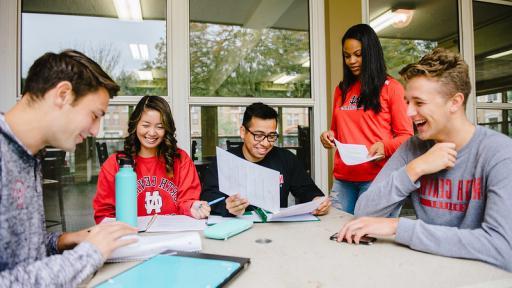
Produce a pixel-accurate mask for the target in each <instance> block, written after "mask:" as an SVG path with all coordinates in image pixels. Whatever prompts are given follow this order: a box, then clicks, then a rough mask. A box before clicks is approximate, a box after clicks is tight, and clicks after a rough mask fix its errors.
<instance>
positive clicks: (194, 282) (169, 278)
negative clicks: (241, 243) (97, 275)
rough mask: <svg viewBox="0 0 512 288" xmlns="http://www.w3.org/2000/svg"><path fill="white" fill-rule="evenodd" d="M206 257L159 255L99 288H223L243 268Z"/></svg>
mask: <svg viewBox="0 0 512 288" xmlns="http://www.w3.org/2000/svg"><path fill="white" fill-rule="evenodd" d="M205 255H210V256H211V254H205ZM219 256H220V255H219ZM221 257H223V256H221ZM204 258H209V259H204ZM204 258H203V257H201V258H192V257H186V256H170V255H158V256H155V257H153V258H151V259H149V260H147V261H145V262H142V263H141V264H139V265H136V266H134V267H132V268H131V269H129V270H127V271H125V272H123V273H121V274H119V275H117V276H115V277H113V278H111V279H109V280H107V281H105V282H103V283H101V284H100V285H98V286H96V287H203V288H204V287H221V286H222V285H223V284H225V283H226V282H227V281H228V280H229V279H231V278H232V277H233V276H234V274H236V273H237V272H239V271H240V270H241V269H242V268H243V264H242V263H240V262H237V261H226V260H216V259H211V258H212V257H204ZM223 258H229V257H223ZM221 259H222V258H221ZM234 259H237V258H234ZM238 259H247V258H238ZM247 260H248V259H247Z"/></svg>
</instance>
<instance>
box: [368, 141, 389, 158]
mask: <svg viewBox="0 0 512 288" xmlns="http://www.w3.org/2000/svg"><path fill="white" fill-rule="evenodd" d="M377 155H381V156H382V157H381V158H384V156H385V155H386V154H385V153H384V143H382V142H375V143H373V145H372V147H370V150H368V156H369V157H373V156H377Z"/></svg>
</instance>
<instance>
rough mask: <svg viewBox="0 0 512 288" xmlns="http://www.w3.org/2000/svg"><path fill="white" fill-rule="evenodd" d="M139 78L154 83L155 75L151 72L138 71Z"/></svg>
mask: <svg viewBox="0 0 512 288" xmlns="http://www.w3.org/2000/svg"><path fill="white" fill-rule="evenodd" d="M137 76H139V80H146V81H152V80H153V73H152V72H151V71H149V70H139V71H137Z"/></svg>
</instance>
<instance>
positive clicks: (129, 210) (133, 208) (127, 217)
mask: <svg viewBox="0 0 512 288" xmlns="http://www.w3.org/2000/svg"><path fill="white" fill-rule="evenodd" d="M118 163H119V171H118V172H117V174H116V180H115V182H116V220H117V221H121V222H124V223H127V224H129V225H131V226H133V227H137V175H136V174H135V172H134V171H133V160H132V159H129V158H125V157H118Z"/></svg>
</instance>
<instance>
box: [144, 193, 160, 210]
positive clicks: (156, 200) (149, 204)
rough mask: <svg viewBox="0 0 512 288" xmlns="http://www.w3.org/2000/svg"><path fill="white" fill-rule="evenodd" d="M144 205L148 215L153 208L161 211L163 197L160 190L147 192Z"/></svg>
mask: <svg viewBox="0 0 512 288" xmlns="http://www.w3.org/2000/svg"><path fill="white" fill-rule="evenodd" d="M144 207H145V208H146V213H147V214H148V215H149V214H150V213H151V212H152V211H153V210H155V212H156V213H160V212H161V210H160V208H162V197H161V196H160V193H158V191H153V193H151V192H146V201H145V204H144Z"/></svg>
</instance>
